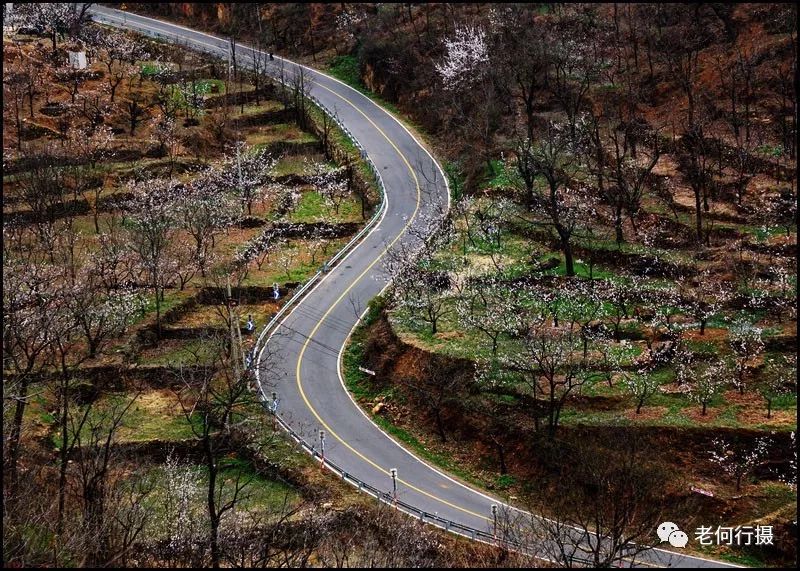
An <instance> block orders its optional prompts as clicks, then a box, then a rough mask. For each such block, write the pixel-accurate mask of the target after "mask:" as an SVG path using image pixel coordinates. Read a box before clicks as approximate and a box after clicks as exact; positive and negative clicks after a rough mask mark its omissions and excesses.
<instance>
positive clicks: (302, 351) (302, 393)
mask: <svg viewBox="0 0 800 571" xmlns="http://www.w3.org/2000/svg"><path fill="white" fill-rule="evenodd" d="M117 19H118V20H119V19H120V18H119V17H117ZM140 25H142V27H145V28H148V27H149V26H146V25H144V24H140ZM151 29H152V28H151ZM192 41H194V42H196V43H199V44H203V45H205V46H208V47H212V48H215V49H220V48H219V46H216V45H212V44H208V43H206V42H204V41H202V40H198V39H196V38H193V39H192ZM292 73H293V74H294V73H296V72H294V71H292ZM323 77H324V76H323ZM315 84H316V85H318V86H319V87H321V88H323V89H325V90H326V91H329V92H331V93H332V94H333V95H335V96H336V97H338V98H340V99H342V100H343V101H344V102H346V103H347V104H349V105H350V106H351V107H352V108H353V109H355V110H356V111H358V112H359V113H361V115H363V116H364V118H365V119H366V120H367V121H368V122H369V123H370V124H371V125H372V126H373V127H375V129H376V130H377V131H378V132H379V133H380V134H381V135H382V136H383V138H384V139H386V141H387V142H388V143H389V144H390V145H391V146H392V148H394V150H395V151H397V154H398V155H399V156H400V158H401V159H402V161H403V162H404V163H405V165H406V167H408V170H409V172H411V176H412V177H413V178H414V185H415V187H416V190H417V202H416V205H415V206H414V213H413V214H412V215H411V217H410V218H409V220H408V222H407V223H406V224H405V225H404V226H403V228H402V230H401V232H400V233H399V234H398V235H397V236H396V237H395V238H394V239H393V240H392V241H391V242H390V243H389V245H388V246H386V248H384V249H383V251H381V253H380V255H378V257H377V258H375V260H373V261H372V263H371V264H370V265H369V266H367V267H366V268H365V269H364V271H363V272H361V274H359V275H358V277H356V279H355V280H353V282H352V283H351V284H350V285H349V286H348V287H347V289H345V290H344V291H343V292H342V294H341V295H340V296H339V297H338V299H337V300H336V301H334V302H333V304H332V305H331V306H330V307H329V308H328V310H327V311H326V312H325V313H324V314H323V316H322V317H321V318H320V320H319V321H318V322H317V324H316V325H315V326H314V329H313V330H312V331H311V333H310V334H309V335H308V337H307V338H306V341H305V343H303V347H302V348H301V349H300V355H299V356H298V358H297V369H296V376H297V388H298V389H299V391H300V396H302V397H303V401H304V402H305V404H306V406H307V407H308V409H309V410H310V411H311V413H312V414H313V415H314V417H315V418H316V419H317V420H318V421H319V423H320V424H321V425H322V426H323V427H324V428H325V429H326V430H327V431H328V433H329V434H330V435H331V436H333V437H334V438H336V440H338V441H339V442H341V443H342V444H343V445H344V446H345V447H346V448H347V449H348V450H350V451H351V452H353V454H355V455H356V456H358V457H359V458H361V459H362V460H364V461H365V462H367V463H368V464H370V465H371V466H373V467H375V468H377V469H378V470H380V471H382V472H386V473H388V470H387V469H386V468H383V467H381V466H379V465H378V464H376V463H375V462H373V461H372V460H370V459H369V458H367V457H366V456H364V455H363V454H362V453H361V452H359V451H358V450H356V449H355V448H353V447H352V446H351V445H350V444H349V443H348V442H346V441H345V440H344V439H343V438H342V437H340V436H339V435H338V434H337V433H336V432H335V431H334V430H333V429H331V427H330V426H328V424H327V423H326V422H325V421H324V420H323V419H322V417H320V415H319V413H317V411H316V409H315V408H314V406H313V405H312V404H311V402H310V401H309V400H308V397H307V396H306V393H305V391H304V390H303V384H302V379H301V375H300V366H301V364H302V362H303V356H304V354H305V352H306V349H307V348H308V346H309V344H310V343H311V339H312V338H313V337H314V335H315V334H316V332H317V331H318V330H319V328H320V327H321V326H322V323H323V322H324V321H325V319H326V318H327V317H328V315H330V313H331V312H332V311H333V309H334V308H335V307H336V306H337V305H338V304H339V302H341V301H342V299H344V297H345V296H346V295H347V294H348V293H349V292H350V290H351V289H353V287H354V286H355V285H356V284H357V283H358V282H359V281H360V280H361V278H363V277H364V275H365V274H366V273H367V272H368V271H370V270H371V269H372V267H373V266H374V265H375V264H376V263H378V261H379V260H380V259H381V258H382V257H383V256H384V255H385V254H386V252H387V251H388V250H389V248H391V247H392V246H393V245H394V244H395V242H397V241H398V240H399V239H400V238H401V237H402V235H403V233H404V232H405V231H406V229H407V228H408V227H409V226H410V225H411V224H412V222H413V221H414V219H415V218H416V216H417V213H418V212H419V207H420V201H421V190H420V186H419V179H418V178H417V175H416V173H415V172H414V169H413V168H412V167H411V164H410V163H409V162H408V159H407V158H406V156H405V155H404V154H403V153H402V152H401V151H400V149H398V148H397V145H395V144H394V142H393V141H392V140H391V139H390V138H389V137H388V136H387V135H386V133H384V132H383V130H382V129H381V128H380V127H378V125H376V124H375V122H374V121H373V120H372V119H370V118H369V116H367V114H366V113H364V111H362V110H361V109H359V108H358V107H357V106H356V105H355V104H354V103H353V102H352V101H350V100H349V99H347V98H346V97H344V96H343V95H341V94H339V93H337V92H335V91H334V90H332V89H330V88H329V87H327V86H325V85H322V84H321V83H319V82H318V81H317V82H315ZM378 176H380V175H378ZM386 200H388V198H387V199H386ZM397 480H398V481H399V482H400V483H402V484H405V485H406V486H407V487H408V488H409V489H411V490H414V491H416V492H419V493H420V494H422V495H424V496H427V497H429V498H431V499H433V500H436V501H438V502H440V503H442V504H445V505H447V506H449V507H451V508H454V509H456V510H459V511H462V512H464V513H467V514H469V515H472V516H475V517H478V518H481V519H483V520H486V521H487V522H491V521H492V520H491V519H489V518H488V517H486V516H484V515H481V514H478V513H475V512H473V511H471V510H468V509H466V508H463V507H461V506H457V505H455V504H452V503H450V502H448V501H447V500H444V499H442V498H439V497H437V496H435V495H433V494H431V493H429V492H426V491H425V490H423V489H420V488H418V487H416V486H414V485H413V484H411V483H409V482H407V481H405V480H402V479H401V478H398V479H397Z"/></svg>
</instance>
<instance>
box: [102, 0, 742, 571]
mask: <svg viewBox="0 0 800 571" xmlns="http://www.w3.org/2000/svg"><path fill="white" fill-rule="evenodd" d="M91 12H92V14H93V16H94V19H95V20H96V21H98V22H101V23H104V24H108V25H113V26H118V27H125V28H128V29H131V30H135V31H138V32H141V33H144V34H147V35H151V36H158V37H160V38H161V39H164V40H166V41H172V42H177V43H182V44H185V45H187V46H188V47H190V48H194V49H199V50H202V51H205V52H208V53H211V54H214V55H217V56H218V57H222V58H226V57H227V56H228V52H229V42H228V41H227V40H226V39H222V38H219V37H215V36H212V35H209V34H205V33H202V32H198V31H196V30H192V29H189V28H185V27H182V26H178V25H175V24H170V23H167V22H163V21H160V20H155V19H152V18H147V17H143V16H139V15H136V14H131V13H128V12H122V11H118V10H114V9H110V8H105V7H101V6H96V5H95V6H93V7H92V8H91ZM252 53H253V52H252V50H251V49H250V48H247V47H244V46H242V45H239V46H238V47H237V55H236V57H237V60H238V61H239V62H240V64H241V63H242V62H243V63H244V64H246V65H247V64H249V63H252ZM248 54H249V55H248ZM301 67H302V69H303V71H304V75H305V77H306V83H307V85H310V93H311V95H313V96H314V98H315V99H316V100H317V101H318V102H319V103H320V104H321V105H322V106H323V107H324V108H325V109H326V110H327V111H328V112H329V113H331V114H333V115H335V116H336V117H337V118H338V120H339V121H340V123H342V124H343V125H345V126H346V127H347V128H348V130H349V131H350V133H351V135H352V136H353V138H354V139H355V140H357V141H358V142H359V144H360V146H361V147H362V148H363V149H364V150H365V151H366V153H367V154H368V155H369V157H370V158H371V160H372V162H373V163H374V165H375V166H376V167H377V170H378V172H379V173H380V177H381V179H382V181H383V186H384V189H385V200H386V205H385V209H384V210H383V212H382V215H381V217H380V220H379V221H378V222H377V224H376V225H374V226H373V228H372V229H371V231H370V232H369V233H368V234H367V235H366V236H365V237H364V238H363V239H362V240H361V241H360V243H358V245H356V246H355V247H354V248H353V249H352V250H351V251H350V252H349V253H348V254H347V255H346V256H345V257H344V258H343V259H341V261H339V262H338V263H337V264H336V265H335V266H333V267H332V268H331V269H330V270H329V271H328V272H326V273H325V274H323V275H321V276H320V279H318V280H317V283H316V284H315V285H314V286H313V288H311V289H310V290H309V291H308V292H307V293H306V294H305V296H304V297H303V298H302V299H301V300H300V301H299V302H298V303H297V304H296V305H295V306H294V308H293V310H292V311H291V312H290V313H288V315H287V316H286V317H285V318H283V320H282V321H281V322H280V323H279V324H278V325H277V326H276V327H275V328H274V329H273V331H272V332H271V333H270V337H269V339H268V341H267V343H266V344H265V345H264V347H265V349H264V351H263V352H262V353H260V354H259V367H260V378H261V380H262V381H263V382H264V383H266V384H267V385H268V386H269V387H270V391H271V390H274V391H275V392H276V393H277V394H278V395H279V410H278V413H279V414H280V416H281V417H282V418H283V419H284V421H285V422H286V423H287V424H288V425H290V426H291V427H292V429H293V430H294V431H295V432H297V433H298V434H299V435H300V436H302V437H303V438H304V439H305V440H306V441H307V442H310V443H319V431H320V430H324V432H325V444H324V454H325V457H326V458H327V459H329V460H331V461H333V462H334V463H335V464H336V465H338V466H339V467H340V468H341V469H342V470H344V471H346V472H347V473H348V474H352V475H354V476H356V477H357V478H358V479H360V480H361V481H362V482H365V483H367V484H369V485H371V486H373V487H374V488H377V489H379V490H383V491H386V492H388V493H391V492H392V479H391V476H390V469H392V468H395V469H396V470H397V481H396V484H397V498H398V499H399V500H401V501H402V502H405V503H407V504H410V505H412V506H416V507H418V508H420V509H422V510H425V511H426V512H429V513H431V514H438V516H439V517H441V518H445V519H448V520H451V521H453V522H457V523H459V524H461V525H464V526H468V527H471V528H475V529H478V530H486V531H488V532H490V533H491V530H492V526H493V518H492V511H491V506H492V504H499V505H502V502H501V501H500V500H498V499H496V498H492V497H489V496H488V495H486V494H484V493H481V492H479V491H477V490H475V489H473V488H471V487H468V486H466V485H464V484H462V483H460V482H458V481H457V480H455V479H454V478H452V477H450V476H448V475H447V474H444V473H442V472H441V471H439V470H437V469H436V468H434V467H432V466H430V465H428V464H427V463H425V462H423V461H422V460H420V459H419V458H417V457H416V456H415V455H413V454H412V453H410V452H408V451H407V450H406V449H405V448H403V447H402V446H401V445H400V444H398V443H397V442H396V441H395V440H393V439H392V438H390V437H389V436H387V435H386V434H385V433H384V432H383V431H382V430H381V429H380V428H379V427H378V426H377V425H375V424H374V423H373V422H372V421H371V420H370V419H369V418H368V417H367V415H366V414H365V413H364V412H363V411H362V410H361V409H360V408H359V407H358V405H357V404H356V403H355V402H354V400H353V399H352V398H351V396H350V394H349V392H348V391H347V390H346V388H345V386H344V383H343V380H342V375H341V368H340V364H341V356H342V351H343V348H344V346H345V343H346V341H347V339H348V337H349V335H350V333H351V332H352V330H353V329H354V327H355V326H356V324H357V323H358V322H359V320H360V318H361V317H362V316H363V313H364V312H365V310H366V307H367V303H368V301H369V300H370V299H372V298H373V297H375V296H376V295H377V294H379V293H380V292H381V291H382V290H383V289H384V288H385V286H386V285H387V283H388V276H387V275H386V273H385V270H384V269H383V267H382V266H383V264H382V263H381V259H382V257H383V255H384V253H385V251H386V249H387V247H392V246H394V245H396V244H398V243H399V242H409V241H411V240H412V237H411V236H410V235H409V233H408V230H409V228H410V227H411V226H413V225H415V224H418V223H419V221H420V219H421V218H422V217H424V216H425V215H426V213H427V214H432V213H434V212H439V211H441V210H443V209H446V208H447V207H448V205H449V191H448V188H447V184H446V179H445V176H444V175H443V173H442V170H441V168H440V167H439V165H438V164H437V163H436V161H435V160H434V159H433V157H432V156H431V155H430V153H429V152H428V151H427V150H426V149H425V147H424V145H423V144H422V143H420V141H419V140H418V139H417V138H415V137H414V135H412V134H411V132H410V131H409V130H408V129H406V128H405V127H404V126H403V125H402V124H401V123H400V122H399V121H398V120H397V119H396V118H394V117H393V116H392V115H390V114H389V113H388V112H387V111H385V110H384V109H382V108H381V107H380V106H378V105H377V104H376V103H375V102H373V101H372V100H370V99H369V98H367V97H365V96H364V95H363V94H361V93H359V92H358V91H356V90H355V89H353V88H351V87H349V86H347V85H345V84H344V83H342V82H340V81H338V80H336V79H333V78H331V77H330V76H328V75H325V74H323V73H320V72H318V71H315V70H312V69H310V68H307V67H303V66H299V65H298V64H295V63H293V62H290V61H288V60H285V59H282V58H279V57H277V56H276V57H275V61H274V62H270V66H269V68H268V69H267V73H268V74H270V75H272V76H275V77H277V76H278V75H279V74H280V73H281V70H283V73H284V77H289V78H291V77H292V76H293V75H294V74H296V73H298V71H299V69H300V68H301ZM636 565H637V566H638V565H646V566H657V567H662V566H671V567H716V566H730V565H726V564H723V563H720V562H715V561H710V560H706V559H701V558H696V557H690V556H685V555H681V554H677V553H673V552H670V551H666V550H659V549H653V550H649V551H647V552H645V553H643V554H641V555H639V556H638V557H637V559H636Z"/></svg>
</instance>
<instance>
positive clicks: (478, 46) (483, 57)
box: [435, 26, 489, 91]
mask: <svg viewBox="0 0 800 571" xmlns="http://www.w3.org/2000/svg"><path fill="white" fill-rule="evenodd" d="M444 49H445V57H444V60H443V61H442V62H441V63H437V64H435V69H436V72H437V73H438V74H439V76H440V77H441V79H442V82H443V83H444V87H445V89H448V90H453V91H455V90H458V89H465V88H467V87H469V86H470V85H472V84H474V83H476V82H477V81H478V80H479V79H480V78H481V77H482V76H483V75H485V74H486V66H487V65H488V63H489V47H488V45H487V43H486V33H485V32H484V31H483V30H482V29H481V28H479V27H475V26H461V27H458V28H456V30H455V35H454V36H453V37H452V38H449V39H446V40H445V41H444Z"/></svg>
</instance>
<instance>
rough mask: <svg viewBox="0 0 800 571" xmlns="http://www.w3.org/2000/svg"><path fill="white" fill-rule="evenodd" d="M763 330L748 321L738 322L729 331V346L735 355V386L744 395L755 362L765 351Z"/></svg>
mask: <svg viewBox="0 0 800 571" xmlns="http://www.w3.org/2000/svg"><path fill="white" fill-rule="evenodd" d="M761 335H762V329H761V328H760V327H756V326H755V325H753V324H752V323H750V322H748V321H741V320H740V321H737V322H736V323H734V324H733V325H732V326H731V328H730V329H729V330H728V345H730V348H731V351H732V352H733V355H734V369H735V372H736V376H735V378H734V384H735V385H736V387H737V388H738V389H739V393H740V394H744V390H745V385H746V382H747V376H748V373H749V372H750V369H751V367H752V362H753V360H754V359H755V358H756V357H758V356H759V355H760V354H761V352H762V351H763V350H764V341H763V339H762V337H761Z"/></svg>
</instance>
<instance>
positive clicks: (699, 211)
mask: <svg viewBox="0 0 800 571" xmlns="http://www.w3.org/2000/svg"><path fill="white" fill-rule="evenodd" d="M692 190H694V211H695V227H696V230H697V243H698V244H702V243H703V205H702V204H701V193H700V189H699V188H693V189H692Z"/></svg>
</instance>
